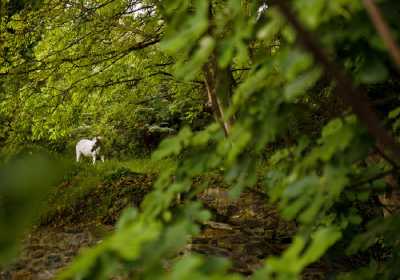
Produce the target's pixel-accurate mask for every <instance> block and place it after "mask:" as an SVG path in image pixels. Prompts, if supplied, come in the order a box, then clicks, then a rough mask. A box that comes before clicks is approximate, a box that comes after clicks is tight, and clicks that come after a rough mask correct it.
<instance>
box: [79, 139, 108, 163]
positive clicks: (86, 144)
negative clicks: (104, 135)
mask: <svg viewBox="0 0 400 280" xmlns="http://www.w3.org/2000/svg"><path fill="white" fill-rule="evenodd" d="M100 139H101V137H94V138H93V139H92V140H89V139H82V140H80V141H79V142H78V143H77V144H76V147H75V150H76V161H77V162H79V159H80V157H81V156H82V155H83V156H87V157H90V156H91V157H92V159H93V164H95V162H96V156H97V155H100V147H97V148H96V149H95V150H93V147H94V146H95V145H96V143H97V141H99V140H100ZM101 161H103V162H104V155H101Z"/></svg>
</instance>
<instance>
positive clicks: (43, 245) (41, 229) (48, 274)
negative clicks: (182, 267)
mask: <svg viewBox="0 0 400 280" xmlns="http://www.w3.org/2000/svg"><path fill="white" fill-rule="evenodd" d="M143 180H144V181H145V182H147V183H146V184H143ZM138 182H140V184H138ZM110 184H111V185H110ZM150 185H151V180H150V178H149V177H148V176H144V175H141V177H138V176H133V177H131V176H127V177H125V178H122V179H118V180H114V181H112V183H110V182H109V183H108V185H107V186H103V187H105V189H107V192H109V194H108V195H110V194H113V195H114V196H115V197H114V198H113V199H111V200H110V199H107V200H105V199H104V198H105V197H108V196H107V195H105V194H103V193H102V192H101V191H100V189H101V188H100V189H99V190H94V191H93V192H91V193H89V194H88V196H90V198H91V200H92V203H93V202H96V203H95V204H107V205H105V206H106V207H105V209H109V210H107V211H106V212H101V211H100V212H99V211H98V210H97V212H96V215H98V217H97V218H98V219H97V220H95V221H94V220H93V219H92V220H91V221H90V220H88V219H87V217H89V216H88V215H89V213H90V209H88V207H89V204H88V197H85V196H84V197H82V198H81V200H78V201H77V202H76V205H75V206H72V207H70V208H66V209H59V211H58V212H55V213H52V216H51V218H47V219H45V220H44V221H42V224H41V225H40V226H38V227H36V228H34V229H33V230H32V231H31V233H30V234H29V236H27V237H26V238H25V240H24V242H23V246H22V248H23V250H22V251H21V253H20V255H19V258H18V260H17V261H16V262H15V263H14V264H12V265H11V266H10V267H9V268H8V269H7V270H4V271H3V272H1V273H0V279H1V280H8V279H10V280H11V279H21V280H22V279H24V280H30V279H32V280H33V279H35V280H45V279H53V278H54V276H55V275H56V273H57V272H58V271H59V270H60V269H62V268H63V267H65V266H66V265H68V263H70V261H71V260H72V259H73V257H74V256H76V255H77V254H78V253H79V252H80V251H81V250H82V249H84V248H85V247H88V246H91V245H93V244H96V243H97V242H99V241H100V240H101V239H102V238H103V237H104V236H106V235H107V234H109V233H110V232H111V231H112V229H113V223H114V222H115V220H116V218H117V216H118V213H119V212H120V210H121V209H122V208H124V207H125V206H126V204H127V203H128V201H129V203H131V202H132V201H134V204H138V203H139V202H140V200H141V199H142V198H143V196H144V194H145V193H146V192H147V191H148V190H149V187H150ZM199 199H201V200H202V201H203V203H204V204H205V205H206V206H207V208H209V209H210V210H211V211H212V212H213V213H214V217H215V218H214V220H213V221H210V222H208V223H207V224H205V225H204V226H203V230H202V233H201V235H200V236H197V237H193V239H192V242H191V244H189V245H188V246H187V247H188V249H189V250H192V251H195V252H198V253H202V254H207V255H217V256H225V257H228V258H230V259H231V260H232V263H233V268H232V270H233V271H236V272H240V273H242V274H245V275H249V274H251V273H252V272H253V271H254V270H255V269H257V268H258V267H260V266H261V265H262V263H263V260H264V259H265V258H266V257H267V256H270V255H277V254H279V253H280V252H282V251H283V250H284V249H285V248H286V247H287V246H288V245H289V243H290V241H291V236H292V235H293V233H294V232H295V230H296V226H295V224H294V223H289V222H286V221H283V220H282V219H281V218H279V216H278V213H277V210H276V209H275V208H274V207H273V206H271V205H266V204H265V199H264V194H262V193H260V192H257V191H246V192H244V193H242V195H241V196H240V198H239V199H238V200H230V199H229V198H228V194H227V191H226V189H225V188H223V187H218V186H216V187H213V188H210V189H208V190H206V191H205V192H203V193H202V194H201V195H199ZM85 207H86V208H85ZM95 208H96V207H95ZM102 215H103V216H102ZM85 216H87V217H86V218H85ZM88 221H89V222H88ZM323 270H326V269H323ZM321 271H322V270H321V268H320V267H319V266H318V265H317V266H316V267H312V268H310V269H308V270H307V272H306V274H305V276H306V278H307V279H323V278H324V277H323V273H322V272H321Z"/></svg>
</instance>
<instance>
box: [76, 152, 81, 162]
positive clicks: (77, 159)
mask: <svg viewBox="0 0 400 280" xmlns="http://www.w3.org/2000/svg"><path fill="white" fill-rule="evenodd" d="M80 158H81V153H80V152H78V151H77V152H76V162H79V159H80Z"/></svg>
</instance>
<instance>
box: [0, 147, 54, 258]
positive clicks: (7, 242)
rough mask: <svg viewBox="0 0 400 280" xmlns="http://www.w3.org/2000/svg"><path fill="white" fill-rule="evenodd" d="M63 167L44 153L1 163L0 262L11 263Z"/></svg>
mask: <svg viewBox="0 0 400 280" xmlns="http://www.w3.org/2000/svg"><path fill="white" fill-rule="evenodd" d="M61 171H62V168H61V165H60V164H59V163H57V162H56V161H55V160H52V159H50V158H49V157H48V156H45V155H43V154H37V155H24V156H19V157H18V158H15V159H13V160H10V161H9V162H7V163H5V164H2V165H0V264H4V263H6V262H9V261H10V260H11V258H12V257H13V255H14V253H15V251H16V245H17V241H18V239H20V238H21V235H22V234H23V232H24V231H25V230H26V229H27V227H29V226H30V225H31V223H32V222H33V220H34V219H35V217H37V216H38V214H40V209H41V208H42V207H43V206H44V201H45V198H46V195H47V194H48V191H49V190H50V187H51V186H54V185H55V183H56V182H57V179H59V178H61V174H62V172H61Z"/></svg>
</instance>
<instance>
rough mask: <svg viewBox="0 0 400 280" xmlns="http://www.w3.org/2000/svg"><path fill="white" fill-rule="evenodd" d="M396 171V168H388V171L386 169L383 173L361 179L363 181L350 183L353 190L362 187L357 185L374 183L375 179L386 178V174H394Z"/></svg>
mask: <svg viewBox="0 0 400 280" xmlns="http://www.w3.org/2000/svg"><path fill="white" fill-rule="evenodd" d="M394 172H396V170H395V169H390V170H388V171H385V172H382V173H379V174H376V175H373V176H371V177H369V178H367V179H364V180H361V181H359V182H356V183H354V184H352V185H350V187H349V188H350V189H352V190H354V189H357V190H360V189H359V188H357V187H360V186H363V185H365V184H369V183H372V182H373V181H376V180H379V179H382V178H384V177H386V176H388V175H390V174H392V173H394Z"/></svg>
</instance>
